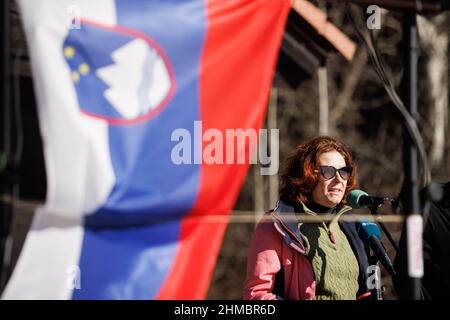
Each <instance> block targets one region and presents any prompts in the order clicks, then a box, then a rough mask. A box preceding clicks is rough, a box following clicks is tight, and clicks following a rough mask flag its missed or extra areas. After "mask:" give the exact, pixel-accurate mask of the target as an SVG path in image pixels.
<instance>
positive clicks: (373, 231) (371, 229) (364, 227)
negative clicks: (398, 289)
mask: <svg viewBox="0 0 450 320" xmlns="http://www.w3.org/2000/svg"><path fill="white" fill-rule="evenodd" d="M356 231H357V232H358V235H359V237H360V238H361V240H362V241H363V242H364V243H365V244H366V245H367V246H369V247H370V248H371V249H372V250H373V252H374V253H375V255H376V257H377V258H378V260H379V261H380V262H381V264H382V265H383V267H384V268H385V269H386V270H387V271H388V272H389V273H390V274H391V275H395V274H396V273H395V269H394V265H393V264H392V261H391V259H390V258H389V256H388V255H387V253H386V249H385V248H384V246H383V244H382V243H381V240H380V239H381V231H380V229H379V228H378V226H377V224H376V223H375V222H372V221H369V220H361V221H359V222H357V223H356Z"/></svg>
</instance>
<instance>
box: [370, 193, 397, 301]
mask: <svg viewBox="0 0 450 320" xmlns="http://www.w3.org/2000/svg"><path fill="white" fill-rule="evenodd" d="M371 200H372V199H371ZM385 200H386V199H385ZM380 206H381V203H375V202H374V201H373V200H372V204H371V205H368V206H367V207H368V208H369V210H370V213H371V214H372V215H373V216H374V217H379V214H378V208H379V207H380ZM376 222H377V223H378V224H379V225H380V227H381V229H382V230H383V232H384V234H385V235H386V237H387V238H388V240H389V242H390V243H391V244H392V246H393V247H394V249H395V251H396V252H397V253H398V254H399V253H400V248H399V247H398V245H397V244H396V243H395V241H394V238H392V235H391V233H390V232H389V230H388V229H387V228H386V226H385V225H384V223H383V222H381V221H379V219H378V218H377V219H376ZM369 263H370V265H374V266H376V269H375V274H374V277H375V283H376V286H375V289H372V290H371V292H372V300H383V292H384V289H385V288H384V287H382V286H381V272H379V270H380V267H379V259H378V257H377V256H376V255H373V256H370V257H369ZM394 271H395V270H394Z"/></svg>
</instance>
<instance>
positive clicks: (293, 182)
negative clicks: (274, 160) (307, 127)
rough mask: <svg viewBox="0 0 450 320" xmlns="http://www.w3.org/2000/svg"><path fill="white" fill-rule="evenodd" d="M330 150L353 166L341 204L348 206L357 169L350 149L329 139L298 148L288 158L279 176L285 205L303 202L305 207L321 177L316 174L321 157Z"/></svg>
mask: <svg viewBox="0 0 450 320" xmlns="http://www.w3.org/2000/svg"><path fill="white" fill-rule="evenodd" d="M329 151H337V152H339V153H340V154H341V155H342V156H343V157H344V159H345V163H346V165H347V166H351V167H353V171H352V175H351V177H350V178H349V179H348V181H347V187H346V189H345V194H344V197H343V199H342V202H341V204H345V203H346V198H347V195H348V194H349V192H350V191H351V190H353V189H354V188H355V186H356V183H357V182H356V166H355V164H354V163H353V158H352V155H351V153H350V151H349V149H348V148H347V146H345V145H344V144H343V143H341V142H339V141H337V140H336V139H334V138H331V137H327V136H320V137H317V138H315V139H313V140H311V141H309V142H307V143H304V144H301V145H299V146H297V148H295V150H294V152H293V153H292V154H291V155H290V156H289V157H288V158H287V159H286V162H285V166H284V168H283V171H282V173H281V176H280V180H281V181H280V198H281V199H282V200H283V201H284V202H287V203H290V204H293V203H295V202H297V201H299V200H300V201H302V202H303V203H305V204H307V203H308V199H309V198H310V197H311V192H312V191H313V189H314V188H315V187H316V185H317V183H318V182H319V175H318V174H317V173H315V172H314V170H316V169H317V168H318V166H319V165H318V163H319V157H320V155H321V154H323V153H326V152H329Z"/></svg>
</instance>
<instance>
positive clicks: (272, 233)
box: [243, 215, 316, 300]
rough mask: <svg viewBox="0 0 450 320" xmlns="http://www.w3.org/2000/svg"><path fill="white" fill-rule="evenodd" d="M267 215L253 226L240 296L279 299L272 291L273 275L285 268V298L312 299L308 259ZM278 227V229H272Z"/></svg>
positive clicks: (311, 277) (314, 285)
mask: <svg viewBox="0 0 450 320" xmlns="http://www.w3.org/2000/svg"><path fill="white" fill-rule="evenodd" d="M271 221H272V220H271V216H270V215H266V216H265V217H264V218H263V219H262V220H261V222H260V223H259V224H258V226H257V227H256V230H255V232H254V234H253V238H252V240H251V243H250V247H249V251H248V262H247V278H246V280H245V283H244V294H243V298H244V299H246V300H275V299H281V298H280V297H279V296H277V295H275V294H274V293H273V288H274V280H275V274H276V273H277V272H278V271H280V269H281V267H283V270H284V272H283V273H284V297H285V298H286V299H289V300H313V299H314V297H315V291H316V290H315V289H316V282H315V280H314V274H313V269H312V266H311V263H310V261H309V260H308V258H307V257H306V256H304V255H303V254H299V253H298V252H297V251H299V250H302V248H297V249H298V250H297V251H296V250H293V248H292V247H294V246H295V244H294V243H291V247H289V246H288V245H287V244H286V243H285V241H284V240H283V238H282V237H280V234H279V232H280V233H283V232H286V231H283V230H281V229H280V228H279V227H278V226H277V225H274V224H273V223H271ZM275 227H276V228H278V232H277V230H276V229H275Z"/></svg>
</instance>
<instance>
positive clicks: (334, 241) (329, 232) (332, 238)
mask: <svg viewBox="0 0 450 320" xmlns="http://www.w3.org/2000/svg"><path fill="white" fill-rule="evenodd" d="M328 234H329V236H330V240H331V242H332V243H333V244H336V238H335V237H334V233H333V232H332V231H331V230H329V231H328Z"/></svg>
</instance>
